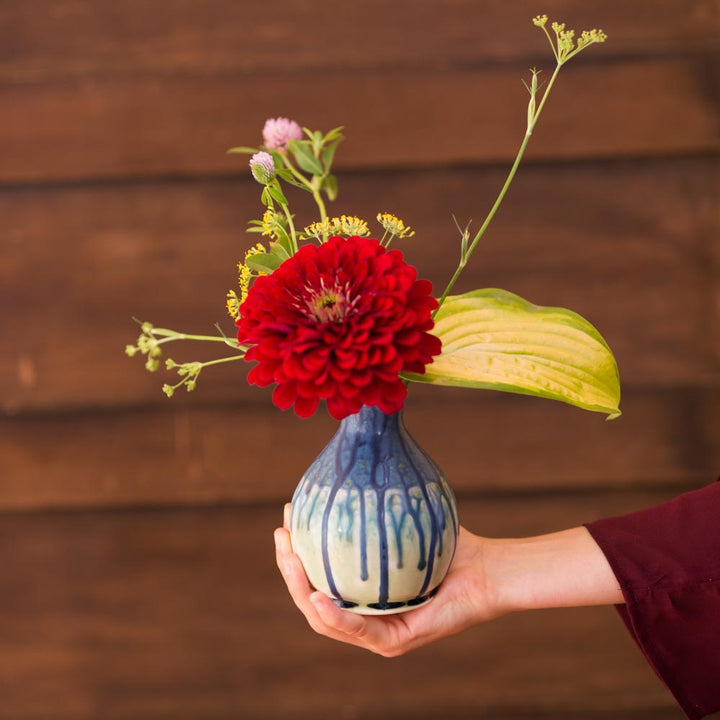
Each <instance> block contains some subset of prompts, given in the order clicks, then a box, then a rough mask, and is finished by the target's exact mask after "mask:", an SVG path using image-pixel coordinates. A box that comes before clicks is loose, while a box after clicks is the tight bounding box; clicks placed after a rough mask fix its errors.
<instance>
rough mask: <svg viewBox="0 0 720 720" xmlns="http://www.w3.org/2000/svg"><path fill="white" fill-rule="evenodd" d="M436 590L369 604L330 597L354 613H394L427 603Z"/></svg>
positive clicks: (344, 608) (413, 608) (340, 606)
mask: <svg viewBox="0 0 720 720" xmlns="http://www.w3.org/2000/svg"><path fill="white" fill-rule="evenodd" d="M436 592H437V588H436V589H435V590H433V591H432V592H429V593H428V594H427V595H423V596H422V597H417V598H413V599H412V600H407V601H404V602H388V603H382V604H381V603H370V604H369V605H359V604H357V603H351V602H346V601H345V600H338V599H337V598H332V597H331V598H330V599H331V600H332V601H333V602H334V603H335V604H336V605H337V606H338V607H339V608H342V609H343V610H347V611H349V612H352V613H355V614H356V615H396V614H397V613H403V612H409V611H410V610H415V609H417V608H419V607H422V606H423V605H427V604H428V603H429V602H430V601H431V600H432V599H433V598H434V597H435V593H436Z"/></svg>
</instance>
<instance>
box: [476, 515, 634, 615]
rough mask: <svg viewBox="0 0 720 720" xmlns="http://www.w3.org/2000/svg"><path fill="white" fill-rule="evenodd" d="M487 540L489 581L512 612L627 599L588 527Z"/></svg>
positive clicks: (502, 605)
mask: <svg viewBox="0 0 720 720" xmlns="http://www.w3.org/2000/svg"><path fill="white" fill-rule="evenodd" d="M483 545H484V547H483V565H484V573H485V576H486V578H487V583H488V585H489V586H490V587H492V588H494V590H495V592H496V594H497V603H498V605H499V607H500V608H502V609H503V610H504V611H506V612H513V611H516V610H530V609H537V608H551V607H575V606H581V605H608V604H616V603H622V602H623V596H622V592H621V590H620V584H619V583H618V581H617V579H616V578H615V575H614V574H613V571H612V570H611V568H610V565H609V564H608V561H607V560H606V558H605V556H604V555H603V552H602V550H600V548H599V547H598V545H597V543H596V542H595V541H594V540H593V539H592V537H591V535H590V533H589V532H588V531H587V530H586V529H585V528H584V527H577V528H573V529H571V530H563V531H562V532H556V533H551V534H549V535H540V536H537V537H532V538H523V539H517V540H515V539H512V540H508V539H505V540H484V541H483Z"/></svg>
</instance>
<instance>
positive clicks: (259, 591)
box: [0, 0, 720, 720]
mask: <svg viewBox="0 0 720 720" xmlns="http://www.w3.org/2000/svg"><path fill="white" fill-rule="evenodd" d="M540 10H541V11H544V12H547V13H548V14H549V15H550V16H551V18H552V19H555V18H557V19H561V20H565V21H566V22H567V23H568V25H569V26H571V27H576V28H578V29H583V28H590V27H597V26H600V27H602V28H603V29H604V30H605V31H606V32H607V33H608V35H609V41H608V42H607V43H606V44H605V45H602V46H598V47H594V48H592V49H591V50H590V51H588V52H587V53H586V54H583V55H582V56H581V57H580V58H578V59H577V60H576V61H574V62H573V63H572V64H571V65H570V66H569V67H567V68H565V69H564V70H563V72H562V74H561V76H560V78H559V81H558V85H557V87H556V89H555V90H554V97H552V98H551V100H550V102H549V105H548V107H547V109H546V111H545V115H544V117H543V118H542V119H541V122H540V126H539V129H538V131H537V132H536V135H535V137H533V139H532V142H531V146H530V151H529V153H528V161H527V163H526V164H525V166H524V167H523V168H522V170H521V173H520V175H519V177H518V179H517V181H516V183H515V185H514V187H513V189H512V191H511V193H510V195H509V196H508V198H507V201H506V204H505V205H504V207H503V209H502V211H501V213H500V214H499V215H498V217H497V218H496V220H495V222H494V224H493V226H492V228H491V231H490V232H489V233H488V234H487V235H486V237H485V239H484V240H483V244H482V246H481V247H480V249H479V250H478V253H477V255H476V257H475V258H474V260H473V263H472V265H471V266H470V267H469V268H468V272H467V275H466V276H465V277H464V279H463V281H462V282H463V288H465V289H470V288H472V287H481V286H497V287H504V288H507V289H509V290H512V291H514V292H517V293H519V294H521V295H523V296H524V297H527V298H528V299H530V300H532V301H534V302H537V303H540V304H550V305H562V306H567V307H571V308H573V309H575V310H577V311H578V312H580V313H581V314H583V315H585V316H586V317H587V318H589V319H590V320H591V321H592V322H593V323H594V324H595V325H596V326H597V327H598V328H599V329H600V330H601V332H602V333H603V334H604V336H605V337H606V339H607V340H608V342H609V343H610V345H611V346H612V347H613V349H614V350H615V353H616V356H617V359H618V362H619V366H620V371H621V378H622V381H623V401H622V408H623V411H624V414H623V416H622V418H620V419H619V420H617V421H614V422H612V423H605V422H603V419H602V417H601V416H598V415H594V414H589V413H583V412H582V411H579V410H576V409H574V408H570V407H567V406H564V405H560V404H555V403H551V402H549V401H540V400H535V399H531V398H524V397H513V396H509V395H502V394H497V393H480V392H478V393H473V392H469V391H457V390H447V389H444V390H443V389H437V388H423V387H416V388H413V389H412V393H411V397H410V399H409V402H408V406H407V410H406V421H407V424H408V427H409V428H410V430H411V431H412V432H413V434H414V435H415V436H416V437H417V438H418V439H419V440H420V442H421V443H422V445H423V446H424V447H425V448H426V449H427V450H428V451H429V452H430V453H431V454H432V456H433V457H434V458H435V459H436V460H437V461H438V463H439V464H440V465H441V467H443V468H444V470H445V471H446V473H447V475H448V477H449V479H450V480H451V482H452V484H453V486H454V487H455V488H456V491H457V493H458V496H459V498H460V504H461V513H462V519H463V522H464V524H466V525H467V526H468V527H469V528H470V529H472V530H474V531H475V532H479V533H485V534H488V535H493V536H503V535H528V534H533V533H538V532H545V531H551V530H556V529H560V528H562V527H567V526H570V525H573V524H577V523H580V522H583V521H588V520H591V519H593V518H596V517H600V516H603V515H607V514H610V513H618V512H625V511H628V510H631V509H635V508H638V507H642V506H644V505H647V504H650V503H653V502H659V501H662V500H663V499H666V498H668V497H670V496H672V495H673V494H676V493H678V492H681V491H683V490H685V489H690V488H694V487H699V486H701V485H704V484H707V483H709V482H712V481H713V480H714V479H715V477H716V476H717V474H718V472H720V449H719V448H718V443H717V438H718V436H719V435H720V334H719V333H718V328H719V323H718V319H719V318H718V316H719V314H720V274H719V273H720V239H719V238H720V227H718V226H719V224H720V215H719V213H718V199H719V196H720V166H719V165H718V155H719V154H720V74H719V73H718V69H717V68H718V67H720V65H719V64H718V61H719V60H720V4H719V3H718V2H717V0H663V1H662V2H658V1H657V0H638V2H635V3H628V4H624V5H621V4H620V3H614V4H608V3H605V2H601V1H600V0H588V1H587V2H583V3H578V2H570V1H569V0H549V1H548V2H546V3H545V7H544V8H537V7H536V6H535V5H534V4H532V3H529V2H525V0H519V1H518V2H513V3H508V2H503V1H502V0H487V2H483V3H478V2H473V1H472V0H445V2H440V1H439V0H422V1H419V0H397V1H396V2H392V3H387V2H384V1H383V2H381V1H380V0H365V1H364V2H362V3H361V2H355V1H352V2H346V3H341V4H336V5H335V6H333V7H332V9H329V7H328V6H327V4H326V3H320V2H318V0H310V1H308V0H268V2H264V3H262V4H257V3H255V4H253V3H245V2H232V1H231V0H205V1H204V2H199V1H198V0H160V1H158V2H153V3H147V2H141V1H140V0H127V1H126V2H123V3H106V2H103V1H102V0H23V2H17V1H15V0H0V93H2V96H1V98H0V217H2V218H3V232H2V234H0V238H1V241H2V253H0V336H1V337H2V338H3V352H2V353H1V354H0V563H1V566H2V568H3V571H2V573H0V697H1V698H2V702H0V720H5V719H7V720H11V719H12V720H16V719H17V718H23V719H26V720H40V719H41V718H42V719H45V718H59V719H62V720H86V719H91V718H93V719H94V718H103V719H105V718H110V719H114V718H117V719H121V718H122V719H123V720H124V719H129V718H148V719H149V720H161V719H163V720H164V719H166V718H168V719H169V718H173V720H183V719H184V718H188V719H189V718H193V719H194V720H205V719H206V720H219V719H223V720H224V719H225V718H231V717H232V718H238V717H241V718H258V719H264V718H276V717H279V716H281V715H282V716H285V717H288V718H293V719H297V720H304V719H305V718H310V717H340V718H364V717H368V716H373V717H375V718H377V719H378V720H382V718H389V717H393V718H400V719H402V718H410V717H413V718H424V717H431V716H434V715H436V714H437V713H440V714H441V715H442V716H443V717H455V718H487V719H492V720H521V719H524V718H541V719H542V718H560V719H562V718H567V719H568V720H569V719H570V718H572V719H573V720H574V719H576V718H586V719H587V720H606V719H607V720H609V719H610V718H612V719H613V720H625V719H626V718H627V720H645V719H646V718H647V719H650V718H652V719H653V720H671V719H677V718H680V717H682V714H681V713H680V712H679V710H678V709H677V708H676V707H675V705H674V704H673V701H672V699H671V698H670V696H669V694H668V693H667V691H666V690H665V689H664V688H663V687H662V686H661V685H660V683H659V682H658V681H657V680H656V678H655V677H654V675H653V673H652V671H651V670H649V668H648V667H647V666H646V665H645V663H644V661H643V660H642V658H641V656H640V654H639V652H638V651H637V650H636V648H635V647H634V646H633V644H632V642H631V641H630V639H629V638H628V637H627V636H626V634H625V630H624V628H623V627H622V625H621V623H620V622H619V621H618V619H617V618H616V617H615V615H614V612H613V611H612V610H611V609H608V608H596V609H582V610H573V611H570V610H563V611H547V612H543V613H534V614H528V615H526V616H516V617H510V618H505V619H503V620H501V621H498V622H496V623H492V624H490V625H488V626H486V627H481V628H476V629H474V630H473V631H471V632H468V633H465V634H463V635H461V636H458V637H455V638H452V639H448V640H446V641H444V642H442V643H439V644H438V645H437V646H435V647H434V648H427V649H423V650H421V651H419V652H417V653H415V654H412V655H410V656H407V657H404V658H400V659H395V660H392V661H388V660H385V659H382V658H377V657H374V656H370V655H368V654H365V653H362V652H360V651H357V650H355V649H352V648H346V647H342V646H339V645H337V644H336V643H333V642H330V641H327V640H325V639H322V638H319V637H316V636H315V635H313V634H312V632H311V631H310V630H309V629H308V628H307V627H306V626H305V624H304V621H303V619H302V618H301V617H300V616H299V615H298V614H297V612H296V611H295V609H294V607H293V606H292V604H291V602H290V600H289V598H288V597H287V595H286V594H285V592H284V590H283V588H282V585H281V581H280V579H279V577H278V576H277V573H276V572H275V569H274V566H273V555H272V548H271V544H272V543H271V532H272V529H273V528H274V527H275V525H276V524H277V523H278V522H279V520H278V519H279V516H280V512H281V507H282V503H283V502H285V501H286V500H287V499H288V498H289V496H290V494H291V493H292V490H293V488H294V485H295V483H296V482H297V479H298V477H299V476H300V474H301V473H302V470H303V469H304V467H306V466H307V465H308V464H309V462H310V461H311V460H312V458H313V457H314V455H315V454H316V453H317V452H318V451H319V450H320V448H321V447H322V445H323V444H324V443H325V442H326V441H327V439H328V438H329V437H330V435H331V433H332V432H333V428H334V427H335V424H334V423H333V422H332V421H331V420H330V419H329V418H328V417H326V416H325V415H324V414H322V413H321V414H319V415H318V416H317V417H315V418H313V419H311V420H309V421H300V420H298V419H297V418H295V417H294V416H292V415H288V414H283V413H280V412H279V411H277V410H275V409H274V408H272V406H271V404H270V402H269V392H267V391H263V390H259V389H257V388H249V387H248V386H247V384H246V383H245V377H244V374H245V370H244V368H240V367H239V366H232V367H225V368H223V369H222V370H218V371H217V372H215V373H212V372H211V371H209V370H208V371H206V373H205V374H204V375H203V376H202V377H201V380H200V383H199V386H198V389H197V390H196V392H195V393H193V394H191V395H186V394H184V393H183V394H181V395H179V396H176V397H175V398H173V399H172V400H171V401H170V400H168V399H166V398H165V397H164V395H162V393H161V392H160V386H161V384H162V382H163V381H164V380H165V379H166V378H163V377H161V376H160V375H149V374H147V373H145V372H144V370H143V369H142V363H141V362H140V361H138V360H137V359H134V360H130V359H128V358H126V357H125V356H124V355H123V352H122V350H123V347H124V345H125V344H127V343H129V342H132V341H133V340H134V338H135V336H136V333H137V329H136V326H135V325H134V323H133V322H132V320H131V317H133V316H137V317H140V318H142V319H147V320H152V321H153V322H155V323H156V324H158V325H162V326H167V327H175V328H178V329H185V330H187V331H191V332H212V326H213V324H214V323H215V322H217V321H221V322H225V323H226V324H227V325H228V332H231V329H232V328H231V325H230V323H228V321H227V318H226V317H225V316H224V307H223V305H224V295H225V292H226V289H227V288H229V287H232V286H233V285H234V283H235V281H236V279H235V263H236V261H237V260H238V259H239V258H240V257H241V256H242V254H243V252H244V250H245V248H246V247H247V245H248V238H247V237H246V236H244V232H243V231H244V228H245V227H246V223H247V222H248V220H250V219H252V218H254V217H257V215H258V213H259V203H258V187H257V185H256V184H255V183H254V182H253V181H252V180H251V179H250V178H248V173H247V169H246V160H245V159H244V158H242V157H238V156H227V155H226V154H225V150H226V149H227V148H228V147H231V146H233V145H237V144H252V143H257V142H259V134H260V129H261V127H262V124H263V122H264V120H265V118H266V117H268V116H275V115H289V116H292V117H295V118H297V119H298V120H299V121H300V122H301V123H302V124H304V125H308V126H311V127H320V128H323V129H329V128H330V127H333V126H335V125H340V124H342V125H345V126H346V131H347V140H346V142H345V143H344V144H343V146H342V147H341V151H340V153H339V156H338V169H339V174H340V184H341V200H339V201H338V202H337V203H336V206H335V208H334V210H336V211H337V213H338V214H340V213H343V212H345V213H351V214H358V215H361V216H366V217H373V216H374V215H375V214H376V212H378V211H379V210H383V211H385V210H388V211H392V212H395V213H397V214H398V215H400V216H401V217H403V218H404V219H405V220H406V221H407V222H409V223H410V224H411V225H412V226H413V227H414V228H416V230H417V235H416V236H415V237H414V238H412V239H410V240H407V241H404V243H403V245H402V249H403V250H404V251H406V253H407V255H408V257H409V258H410V259H411V261H412V262H414V263H415V264H416V265H417V266H418V268H419V270H420V273H421V275H423V276H424V277H428V278H430V279H431V280H432V281H433V282H434V283H435V285H436V287H441V286H442V283H443V282H444V280H445V279H446V278H447V277H448V275H449V274H450V273H451V272H452V270H453V266H454V262H455V256H456V252H457V249H456V232H455V230H454V227H453V223H452V219H451V214H452V213H454V214H455V215H456V216H457V217H458V218H459V219H460V220H461V221H465V220H468V219H471V218H473V219H474V220H475V221H476V224H477V222H478V221H480V220H482V217H483V215H484V213H485V212H486V210H487V208H488V207H489V205H490V203H491V202H492V200H493V198H494V193H495V192H497V189H498V187H499V186H500V185H501V183H502V181H503V179H504V176H505V174H506V172H507V169H508V164H509V162H511V160H512V158H513V156H514V153H515V151H516V148H517V146H518V144H519V142H520V140H521V138H522V133H523V131H524V128H523V122H524V117H525V105H526V102H527V96H526V93H525V90H524V89H523V87H522V85H521V83H520V79H521V78H522V77H527V74H528V72H527V71H528V68H530V67H533V66H539V67H541V68H544V69H545V70H546V71H549V70H551V64H550V61H549V49H548V48H547V47H546V45H545V41H544V39H543V37H542V34H541V33H540V32H539V31H537V30H536V29H535V28H533V27H532V24H531V23H530V20H531V18H532V17H533V16H534V15H535V14H537V12H538V11H540ZM299 200H300V202H299V203H298V204H297V212H298V214H299V215H300V216H301V217H302V218H306V219H307V221H310V220H312V219H314V218H313V217H312V216H311V214H310V213H311V208H310V207H309V206H308V205H307V203H305V204H303V201H304V199H303V198H300V199H299ZM190 352H191V350H183V349H178V351H177V352H175V351H174V350H173V356H174V357H177V359H186V358H187V357H188V356H189V353H190Z"/></svg>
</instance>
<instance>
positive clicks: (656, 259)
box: [0, 158, 720, 412]
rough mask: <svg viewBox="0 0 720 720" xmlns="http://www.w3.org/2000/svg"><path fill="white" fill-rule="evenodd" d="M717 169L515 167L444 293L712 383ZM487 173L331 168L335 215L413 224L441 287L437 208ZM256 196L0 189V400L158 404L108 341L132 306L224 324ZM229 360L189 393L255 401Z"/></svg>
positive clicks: (450, 263)
mask: <svg viewBox="0 0 720 720" xmlns="http://www.w3.org/2000/svg"><path fill="white" fill-rule="evenodd" d="M719 177H720V166H719V165H718V163H717V162H716V160H715V159H714V158H708V159H703V158H696V159H674V160H671V159H668V160H655V161H653V162H646V163H643V164H637V163H634V162H617V163H602V164H595V163H587V164H574V165H572V166H566V165H548V166H545V165H540V166H528V167H525V168H523V169H522V172H521V175H520V177H518V179H517V183H516V185H515V186H514V187H513V189H512V191H511V193H510V195H509V197H508V198H507V200H506V205H505V206H504V207H503V209H502V211H501V213H500V215H499V216H498V217H497V218H496V220H495V223H494V224H493V225H492V226H491V229H490V231H489V232H488V234H487V235H486V237H485V238H484V239H483V242H482V244H481V246H480V248H479V249H478V251H477V255H476V256H475V257H474V258H473V260H472V262H471V264H470V265H469V266H468V268H467V272H466V276H465V277H464V278H463V280H462V282H461V283H460V284H459V285H458V286H457V291H458V292H460V291H462V290H469V289H472V288H476V287H503V288H506V289H508V290H512V291H513V292H516V293H518V294H520V295H522V296H523V297H526V298H527V299H529V300H531V301H532V302H535V303H538V304H542V305H557V306H563V307H569V308H572V309H573V310H575V311H577V312H579V313H580V314H582V315H584V316H585V317H587V318H588V319H589V320H590V321H591V322H593V323H594V324H595V325H596V326H597V327H598V328H599V329H600V331H601V332H602V333H603V334H604V336H605V337H606V339H607V340H608V342H609V344H610V345H611V347H612V348H613V349H614V351H615V353H616V356H617V359H618V362H619V366H620V370H621V378H622V380H623V383H624V384H625V385H626V386H633V385H642V386H652V385H658V384H659V385H662V386H669V385H672V384H680V385H684V386H688V385H693V386H703V385H713V384H717V382H718V379H719V377H720V362H719V360H720V358H719V355H718V346H717V331H716V329H717V315H716V307H717V303H716V299H715V298H716V287H717V272H716V266H715V264H714V263H713V262H712V257H714V256H715V253H716V252H717V245H718V242H720V240H719V238H720V231H719V230H718V215H717V204H718V199H719V197H720V192H719V191H718V187H719V182H718V178H719ZM503 178H504V169H492V170H482V171H481V170H470V169H466V170H457V169H456V170H435V171H425V172H392V173H383V174H366V173H353V174H347V175H343V176H341V192H342V193H343V196H342V197H343V200H342V201H340V202H338V203H337V204H336V205H335V207H334V209H333V211H334V212H336V213H338V214H340V213H342V212H348V213H351V214H358V215H361V216H364V217H367V218H370V219H372V218H373V217H374V216H375V215H376V213H377V212H378V211H379V210H383V211H385V210H390V211H392V212H395V213H397V214H398V215H400V216H401V217H404V218H405V220H406V221H407V222H408V223H410V224H411V225H412V226H413V227H415V228H416V229H417V235H416V236H415V237H414V238H412V239H411V240H408V241H405V242H403V243H398V247H400V248H401V249H403V250H404V251H405V252H406V255H407V257H408V259H409V260H410V261H411V262H413V263H414V264H415V265H416V266H417V267H418V268H419V271H420V275H421V276H425V277H429V278H430V279H431V280H432V281H433V282H434V283H435V287H436V289H437V292H438V293H439V292H440V288H442V287H443V285H444V283H445V282H446V280H447V278H449V277H450V275H451V273H452V271H453V270H454V267H455V263H456V256H457V247H458V239H457V233H456V231H455V228H454V226H453V224H452V219H451V217H450V213H451V212H454V213H455V214H456V215H457V217H458V219H459V220H460V222H463V223H464V222H465V220H466V219H469V218H475V219H476V221H477V220H478V219H479V217H481V216H482V213H483V211H484V209H485V207H487V205H488V204H489V203H490V201H491V199H492V198H493V196H494V194H495V193H496V192H497V189H498V188H499V186H500V185H501V184H502V181H503ZM300 199H301V200H303V199H305V198H300ZM259 208H260V204H259V202H258V190H257V186H256V184H255V183H253V182H252V181H205V182H176V183H170V182H158V183H156V182H147V183H141V184H137V185H136V184H131V185H125V184H108V185H100V186H78V187H59V188H45V189H30V190H27V189H26V190H16V191H13V192H6V193H3V194H0V216H2V217H5V218H6V219H7V220H8V225H7V226H6V228H7V229H6V233H5V234H4V235H3V239H2V242H3V245H4V252H3V253H2V254H0V299H1V300H2V307H4V308H6V310H5V311H4V312H2V313H0V332H1V333H2V337H3V338H5V340H6V342H7V343H8V344H7V348H8V350H7V351H6V352H4V353H2V354H0V405H1V406H2V408H3V409H4V410H5V411H6V412H26V411H30V410H45V409H55V410H60V409H63V408H75V409H79V408H84V407H88V406H93V407H99V406H109V405H113V406H116V407H120V406H131V405H134V404H137V403H154V404H161V403H164V402H165V398H164V396H163V395H162V393H161V392H160V386H161V384H162V382H165V381H167V380H170V379H172V377H171V376H166V377H161V376H160V375H161V374H160V373H159V374H158V375H149V374H148V373H146V372H145V371H144V370H143V367H142V365H143V363H142V361H141V360H140V359H138V358H135V359H133V360H130V359H128V358H126V357H125V356H124V354H123V348H124V347H125V345H126V344H128V343H132V342H134V340H135V338H136V336H137V332H138V330H137V326H136V325H135V324H134V323H133V322H132V320H131V318H132V317H140V318H141V319H142V320H150V321H152V322H153V323H155V324H156V325H158V326H160V327H171V328H175V329H177V330H183V331H186V332H199V333H206V334H214V333H215V330H214V328H213V324H214V323H215V322H217V321H220V322H223V323H225V332H226V333H228V334H229V335H231V334H232V332H233V329H234V328H233V326H232V323H231V322H230V320H229V318H227V315H226V313H225V310H224V296H225V292H226V289H227V288H230V287H235V284H236V277H235V266H236V262H237V260H238V259H239V258H241V257H242V256H243V254H244V251H245V249H246V248H247V247H248V245H249V239H247V238H246V237H244V233H243V229H244V227H245V223H246V222H247V221H248V220H250V219H251V218H253V217H257V216H258V214H259ZM308 210H309V208H308V206H307V205H306V204H305V205H303V204H301V205H300V206H299V208H297V212H298V213H299V218H305V219H304V220H302V221H301V222H309V221H310V220H311V219H314V216H313V215H310V214H308ZM299 224H300V223H299ZM476 226H477V222H476ZM10 308H12V310H10ZM198 351H200V352H202V351H203V349H202V348H197V347H188V346H185V347H178V346H172V347H171V351H168V354H169V355H170V356H171V357H174V358H175V359H178V360H183V359H184V360H192V359H196V358H195V354H196V353H197V352H198ZM205 352H206V353H209V355H208V356H207V357H213V356H222V355H224V354H225V353H224V352H223V349H222V346H219V347H218V348H215V347H212V348H210V349H209V350H205ZM207 357H206V359H207ZM243 366H244V363H240V364H239V365H230V366H227V367H226V368H224V369H219V368H218V369H210V370H208V371H206V372H205V373H204V374H203V376H201V379H200V383H199V386H198V390H197V391H196V393H195V396H194V397H193V401H194V402H198V401H205V402H207V401H210V400H224V401H228V400H234V401H237V402H245V401H252V400H253V399H254V398H258V397H259V395H258V392H257V391H256V390H253V389H250V388H248V387H247V385H246V383H245V379H244V377H245V368H244V367H243ZM198 396H200V398H201V399H199V398H198ZM263 397H264V396H263Z"/></svg>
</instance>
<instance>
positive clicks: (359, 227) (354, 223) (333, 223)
mask: <svg viewBox="0 0 720 720" xmlns="http://www.w3.org/2000/svg"><path fill="white" fill-rule="evenodd" d="M305 235H306V236H307V237H314V238H318V239H320V238H326V237H327V236H328V235H343V236H345V237H352V236H354V235H357V236H359V237H367V236H368V235H370V228H368V224H367V223H366V222H365V221H364V220H362V219H361V218H359V217H355V216H354V215H341V216H340V217H334V218H330V219H329V220H322V221H320V222H314V223H312V224H311V225H308V226H307V227H306V228H305Z"/></svg>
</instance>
